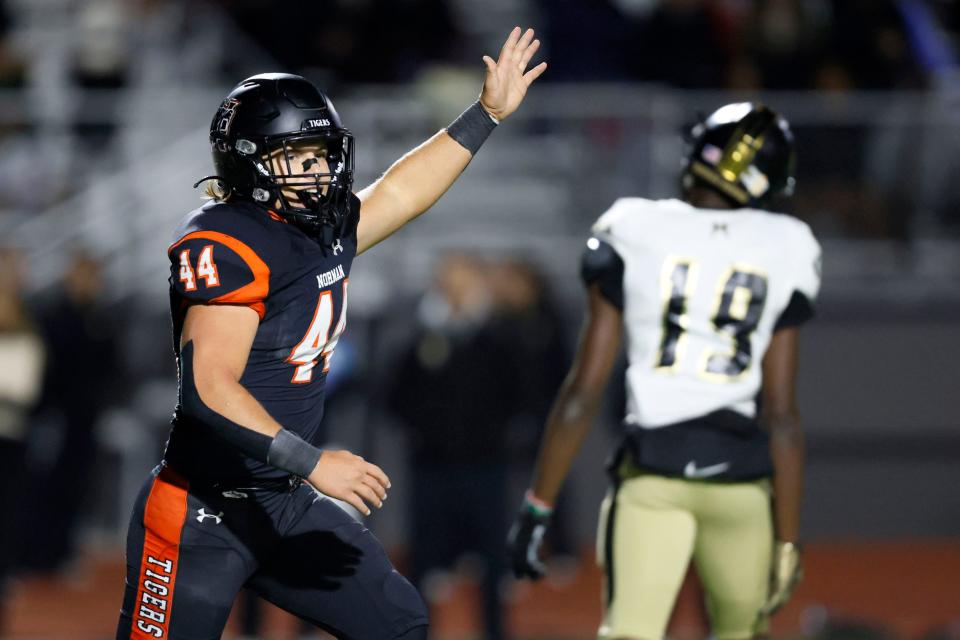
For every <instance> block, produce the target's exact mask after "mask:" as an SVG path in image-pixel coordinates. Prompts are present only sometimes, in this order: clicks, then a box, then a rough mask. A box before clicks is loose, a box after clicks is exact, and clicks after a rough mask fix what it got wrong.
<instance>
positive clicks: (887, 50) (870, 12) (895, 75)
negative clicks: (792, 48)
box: [830, 0, 923, 89]
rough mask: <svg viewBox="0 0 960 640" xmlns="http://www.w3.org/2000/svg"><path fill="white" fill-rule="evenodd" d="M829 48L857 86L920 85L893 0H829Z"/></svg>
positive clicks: (917, 72) (877, 87) (864, 87)
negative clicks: (830, 31)
mask: <svg viewBox="0 0 960 640" xmlns="http://www.w3.org/2000/svg"><path fill="white" fill-rule="evenodd" d="M831 5H832V10H833V29H832V42H831V43H830V44H831V50H832V51H833V52H834V53H835V54H836V56H837V58H838V59H839V60H840V61H841V62H842V64H843V65H844V66H845V67H846V68H847V69H848V70H849V72H850V74H851V77H852V78H853V82H854V85H855V86H856V87H858V88H861V89H896V88H901V89H917V88H920V87H921V86H922V85H923V78H922V75H921V74H920V70H919V68H918V66H917V64H916V62H915V60H914V59H913V56H912V55H911V51H910V48H909V46H908V43H907V38H906V34H905V32H904V22H903V19H902V17H901V14H900V12H899V11H898V8H897V2H895V1H894V0H832V2H831Z"/></svg>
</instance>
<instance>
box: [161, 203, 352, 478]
mask: <svg viewBox="0 0 960 640" xmlns="http://www.w3.org/2000/svg"><path fill="white" fill-rule="evenodd" d="M359 214H360V201H359V200H358V199H357V198H356V196H351V203H350V216H349V218H348V220H347V223H346V225H345V226H344V232H343V233H342V234H341V236H340V237H339V238H338V239H336V240H335V241H334V242H333V244H332V245H327V246H323V245H321V243H320V242H319V241H318V239H316V238H314V237H311V236H310V235H308V234H306V233H305V232H304V231H302V230H301V229H300V228H299V227H297V226H295V225H293V224H288V223H287V222H286V221H285V220H284V219H283V218H281V217H279V216H277V215H275V214H272V213H270V212H268V211H265V210H264V209H262V208H260V207H258V206H255V205H253V204H248V203H236V204H234V203H209V204H207V205H205V206H203V207H201V208H199V209H197V210H195V211H193V212H191V213H190V214H189V215H187V217H186V218H184V220H183V221H182V222H181V223H180V225H179V226H178V228H177V230H176V232H175V235H174V242H173V244H172V245H171V246H170V249H169V250H168V253H169V257H170V313H171V316H172V319H173V344H174V351H175V353H176V355H177V359H178V364H179V358H180V334H181V331H182V328H183V320H184V317H185V316H186V311H187V309H188V308H189V307H190V305H193V304H232V305H245V306H248V307H250V308H251V309H253V310H254V311H256V312H257V313H258V314H259V316H260V326H259V327H258V328H257V333H256V336H255V338H254V341H253V345H252V347H251V350H250V355H249V358H248V360H247V366H246V369H245V370H244V372H243V376H242V377H241V379H240V383H241V384H242V385H243V386H244V387H245V388H246V389H247V391H249V392H250V393H251V394H252V395H253V397H254V398H256V399H257V401H259V402H260V404H261V405H263V407H264V408H265V409H266V410H267V412H268V413H269V414H270V415H271V416H272V417H273V418H274V419H275V420H276V421H277V422H279V423H280V424H281V425H282V426H283V427H284V428H286V429H289V430H291V431H294V432H295V433H297V434H299V435H300V437H302V438H303V439H304V440H306V441H307V442H311V443H313V444H315V445H318V444H319V442H317V440H318V438H319V436H320V421H321V419H322V418H323V400H324V387H325V382H326V377H327V371H328V370H329V367H330V360H331V357H332V356H333V351H334V348H335V347H336V346H337V341H338V339H339V338H340V335H341V334H342V333H343V330H344V328H345V327H346V321H347V286H348V282H349V276H350V266H351V264H352V262H353V258H354V257H355V256H356V253H357V235H356V229H357V222H358V221H359ZM181 397H182V396H181ZM164 460H165V462H166V463H167V464H169V465H170V466H171V467H173V468H174V469H175V470H176V471H178V472H179V473H181V474H183V475H184V476H186V477H187V478H188V479H189V480H191V481H193V482H197V483H205V484H217V485H224V486H226V485H230V484H232V485H234V486H238V485H237V483H242V482H245V481H252V480H256V479H273V478H281V477H284V476H286V475H287V474H286V472H284V471H281V470H280V469H277V468H275V467H273V466H270V465H268V464H265V463H263V462H259V461H257V460H254V459H252V458H250V457H248V456H245V455H244V454H242V453H241V452H240V451H238V450H237V449H235V448H234V447H232V446H230V445H229V444H227V443H225V442H224V441H223V440H221V439H219V438H218V437H217V436H216V435H215V432H214V431H213V430H212V429H211V428H209V427H207V426H205V425H204V424H202V423H198V422H195V421H194V420H193V419H192V418H190V417H187V416H185V415H184V414H183V412H182V411H181V410H180V406H179V404H178V406H177V411H176V413H175V415H174V419H173V428H172V430H171V433H170V439H169V441H168V442H167V449H166V453H165V456H164Z"/></svg>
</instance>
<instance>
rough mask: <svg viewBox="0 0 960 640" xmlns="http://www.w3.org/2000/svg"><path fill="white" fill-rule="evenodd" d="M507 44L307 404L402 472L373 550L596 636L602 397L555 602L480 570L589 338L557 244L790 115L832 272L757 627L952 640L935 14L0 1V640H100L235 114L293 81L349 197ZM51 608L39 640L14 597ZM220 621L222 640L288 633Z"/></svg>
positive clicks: (451, 110) (838, 8) (957, 294)
mask: <svg viewBox="0 0 960 640" xmlns="http://www.w3.org/2000/svg"><path fill="white" fill-rule="evenodd" d="M514 25H522V26H527V25H532V26H534V27H535V28H536V29H537V31H538V35H539V37H540V38H541V39H542V41H543V47H542V49H541V51H542V54H539V55H540V57H542V58H544V59H546V60H548V61H549V64H550V68H549V69H548V71H547V73H546V74H545V75H544V77H543V78H542V80H541V81H540V82H539V83H538V84H537V85H536V86H535V87H534V88H533V89H532V91H531V93H530V96H529V98H528V100H527V103H525V104H524V106H523V108H522V109H521V110H520V111H519V112H518V113H517V114H516V115H515V116H513V117H512V118H511V119H510V121H509V122H508V123H507V124H505V126H503V127H502V128H501V130H498V131H496V132H495V133H494V135H493V137H492V139H491V140H490V141H489V142H488V143H487V144H486V145H485V147H484V149H483V150H482V151H481V152H480V153H479V155H478V157H477V158H476V159H475V160H474V162H473V164H472V165H471V167H470V168H468V170H467V172H466V174H465V176H464V177H463V178H462V179H461V180H460V181H459V182H458V183H457V184H456V185H455V186H454V187H453V188H452V189H451V191H450V192H449V193H448V194H447V195H446V196H445V197H444V198H443V199H442V200H441V201H440V203H439V204H438V205H437V206H435V207H434V210H433V211H431V212H430V213H428V214H427V215H426V216H425V217H424V218H423V219H421V220H418V221H417V222H415V223H413V224H411V225H410V226H409V227H408V228H406V229H404V230H403V231H401V232H400V233H399V234H398V235H397V236H396V237H395V238H393V239H391V240H390V241H389V242H387V243H385V244H383V245H381V246H378V247H377V248H376V249H375V250H374V251H372V252H370V253H369V254H367V255H364V256H363V257H362V258H361V259H359V260H358V261H357V262H356V264H355V265H354V271H353V273H352V275H351V282H352V286H351V302H350V312H351V317H350V323H349V325H348V331H347V332H346V334H345V335H344V336H343V338H342V339H341V341H340V345H339V347H338V349H337V353H336V356H335V358H334V364H333V367H332V371H331V379H330V383H329V384H330V387H329V388H330V389H331V391H330V400H329V410H328V414H327V415H328V417H327V418H326V428H327V431H328V439H329V441H330V442H331V443H335V444H339V445H342V446H345V447H348V448H351V449H352V450H354V451H356V452H359V453H361V454H362V455H364V456H366V457H368V458H369V459H372V460H374V461H376V462H377V463H378V464H380V465H381V466H383V467H384V468H385V469H386V470H387V471H388V472H389V473H390V474H391V476H392V479H393V484H394V487H395V489H394V491H393V493H392V494H391V501H390V505H389V506H388V507H387V508H386V509H384V510H383V511H382V512H380V513H378V514H377V515H376V516H374V517H373V518H372V527H373V528H374V530H375V531H376V533H377V535H378V537H380V539H381V540H382V541H383V542H384V544H385V546H386V547H387V548H388V549H389V550H390V551H391V554H392V555H393V557H394V559H395V561H396V562H397V563H398V565H399V566H401V567H402V568H403V569H404V570H405V573H406V574H407V575H409V576H411V577H412V578H413V579H415V580H416V581H417V583H418V585H419V586H420V587H421V588H422V589H423V591H424V593H425V594H426V595H427V597H428V599H429V600H430V602H431V605H432V606H433V607H434V614H435V615H434V619H435V621H437V625H436V629H437V631H436V636H437V637H438V638H470V637H484V638H492V639H494V640H497V639H499V638H506V637H515V638H520V637H524V638H527V637H529V638H571V639H572V638H587V637H590V635H591V633H592V630H593V629H594V628H595V626H596V623H597V621H598V615H599V593H600V580H599V577H598V575H596V573H595V569H591V567H590V562H591V560H590V545H591V544H592V541H593V536H594V527H595V522H596V508H597V505H598V504H599V500H600V497H601V495H602V493H603V491H604V489H605V478H604V475H603V473H602V463H603V458H604V455H605V453H606V451H607V449H608V448H609V446H610V444H611V443H612V442H613V440H614V438H615V437H616V433H617V431H616V430H617V423H618V419H619V417H620V416H621V414H622V394H623V392H622V390H621V388H620V386H621V384H620V382H619V381H617V382H615V383H614V384H613V385H612V386H611V390H610V392H611V393H610V398H609V402H608V410H607V413H606V416H605V418H604V419H603V421H602V423H601V424H600V425H598V427H597V429H596V430H595V433H594V435H593V436H592V438H591V440H590V442H589V443H588V445H587V447H586V450H585V451H584V453H583V454H582V455H581V457H580V459H579V461H578V463H577V465H576V468H575V471H574V474H573V476H572V478H571V480H570V482H569V483H568V487H567V490H566V493H565V495H564V498H563V501H562V503H561V507H560V510H559V515H558V520H559V526H558V527H556V530H557V531H556V535H555V538H554V539H553V540H551V541H550V544H551V547H552V548H553V550H554V553H555V556H556V557H557V558H558V559H557V560H556V561H555V562H554V565H553V566H554V568H555V576H556V577H555V579H554V581H553V582H552V583H550V584H549V585H547V586H538V587H537V588H536V589H531V588H530V587H526V586H522V585H517V584H514V583H513V582H512V581H511V580H509V579H508V578H507V577H506V575H505V573H504V569H503V562H502V554H503V550H502V545H503V539H504V535H505V532H506V527H507V523H508V521H509V518H510V516H511V514H512V512H513V509H514V508H515V506H516V505H517V504H518V503H519V499H520V496H521V493H522V490H523V488H524V486H525V482H526V479H527V477H528V474H529V472H530V466H531V464H532V461H533V457H534V455H535V453H536V443H537V440H538V437H539V432H540V429H541V427H542V422H543V418H544V415H545V413H546V410H547V408H548V406H549V403H550V401H551V400H552V397H553V393H554V392H555V390H556V388H557V385H558V384H559V381H560V380H561V379H562V376H563V375H564V373H565V371H566V367H567V365H568V363H569V358H570V354H571V352H572V348H573V342H574V338H575V335H576V331H577V327H578V324H579V320H580V316H581V310H582V302H583V301H582V296H581V290H582V288H581V286H580V284H579V281H578V278H577V265H578V257H579V254H580V248H581V246H582V244H583V241H584V239H585V238H586V236H587V234H588V229H589V226H590V224H591V223H592V221H593V220H595V219H596V217H597V216H598V215H599V214H600V213H602V212H603V211H604V210H605V209H606V208H607V207H608V206H609V205H610V204H611V203H612V202H613V200H614V199H615V198H616V197H618V196H621V195H638V196H646V197H653V198H659V197H673V196H675V195H677V192H678V174H679V168H680V159H681V157H682V154H683V152H684V151H683V138H682V134H683V131H684V130H685V128H686V127H688V126H689V125H691V124H693V123H694V122H696V120H697V118H698V114H702V113H707V112H709V111H711V110H713V109H714V108H716V107H717V106H719V105H721V104H723V103H725V102H730V101H734V100H748V99H749V100H763V101H765V102H767V103H768V104H770V105H771V106H773V107H774V108H775V109H777V110H779V111H781V112H782V113H783V114H784V115H785V116H786V117H787V118H788V119H789V120H790V121H791V123H792V124H793V127H794V131H795V133H796V138H797V153H798V157H799V163H798V171H797V195H796V196H795V197H794V198H793V200H792V201H790V202H788V203H786V204H785V207H786V210H787V211H788V212H789V213H792V214H793V215H796V216H798V217H800V218H801V219H803V220H805V221H807V222H808V223H809V224H810V225H811V226H812V228H813V229H814V232H815V233H816V234H817V236H818V237H819V239H820V240H821V242H822V243H823V245H824V273H823V275H824V285H823V293H822V297H821V301H820V305H819V317H818V320H817V321H816V322H815V323H814V324H812V325H811V326H809V328H807V329H805V330H804V336H803V349H802V355H803V362H802V365H801V375H800V396H801V408H802V411H803V414H804V416H805V418H806V424H807V429H808V433H809V439H808V443H809V446H808V450H809V467H808V468H809V471H808V490H807V498H806V502H805V507H804V525H803V528H804V538H805V540H806V541H807V543H808V552H807V553H808V557H809V562H810V565H809V566H808V572H807V581H806V583H805V584H804V586H803V587H802V588H801V590H800V592H799V593H798V598H797V602H795V603H794V604H793V605H791V607H790V608H788V609H787V611H785V612H784V613H783V614H782V615H781V616H780V618H779V619H778V621H777V625H776V626H775V627H774V631H775V635H778V636H782V637H795V636H797V635H800V634H804V635H819V636H821V637H837V638H839V637H857V638H868V637H870V638H872V637H879V638H898V637H925V638H957V637H960V588H958V587H957V586H956V584H955V582H956V579H955V577H956V575H957V572H958V571H960V539H958V528H960V491H958V489H957V487H958V486H960V467H958V460H960V433H958V429H960V403H958V402H956V401H955V396H956V366H957V363H958V362H960V188H958V186H957V185H958V184H960V3H957V2H955V1H954V0H714V1H710V0H485V1H484V2H477V1H475V0H314V1H305V0H296V1H294V0H287V1H280V0H277V1H271V2H267V1H260V0H2V1H0V468H2V469H3V470H4V476H3V480H2V483H0V509H2V511H0V513H2V518H3V520H4V526H2V527H0V575H2V577H3V587H0V594H2V596H0V636H3V637H10V638H19V637H27V636H28V635H29V637H34V638H38V637H48V638H79V639H87V638H89V639H91V640H92V639H93V638H106V637H110V633H109V629H110V627H111V625H112V624H113V622H114V620H115V612H116V610H117V608H118V607H119V597H120V596H119V594H120V589H121V588H122V586H121V585H122V579H123V578H122V572H121V570H120V566H121V563H122V555H121V554H122V540H123V535H124V533H125V529H126V519H127V517H128V514H129V507H130V505H131V504H132V502H133V499H134V497H135V494H136V492H137V490H138V489H139V487H140V484H141V482H142V480H143V478H144V476H145V474H146V472H147V471H148V470H149V469H150V468H151V467H152V466H153V465H154V464H156V462H157V461H158V460H159V459H160V455H161V453H162V449H163V444H164V441H165V438H166V431H167V429H168V421H169V418H170V415H171V412H172V409H173V405H174V403H175V400H176V379H175V368H174V361H173V356H172V351H171V345H170V337H169V330H170V322H169V319H168V317H167V314H168V310H167V294H166V287H167V282H166V278H167V275H168V267H167V262H166V255H165V249H166V246H167V243H168V241H169V240H170V233H171V232H172V229H173V227H174V225H175V224H176V222H177V221H178V220H179V218H180V217H182V216H183V215H184V214H185V213H186V212H187V211H189V210H191V209H193V208H194V207H196V206H198V205H199V203H200V194H199V193H198V192H196V191H194V190H192V189H191V184H192V183H193V182H194V181H195V180H197V179H199V178H201V177H203V176H205V175H207V174H209V173H210V171H209V167H210V160H209V147H208V144H207V129H208V126H209V121H210V118H211V117H212V115H213V112H214V111H215V109H216V107H217V106H218V104H219V102H220V100H221V99H222V96H223V95H225V93H226V92H227V91H228V90H229V88H230V87H231V86H233V84H235V83H236V82H237V81H239V80H240V79H242V78H244V77H247V76H249V75H252V74H254V73H259V72H264V71H273V70H282V71H288V72H296V73H301V74H303V75H305V76H306V77H308V78H309V79H311V80H312V81H314V82H315V83H317V84H318V86H320V87H322V88H324V89H325V90H326V91H327V92H328V93H329V94H331V96H332V98H333V100H334V102H335V104H336V105H337V108H338V111H339V112H340V115H341V117H342V119H343V122H344V123H345V125H346V126H347V127H348V128H350V129H351V130H352V131H353V132H354V134H355V135H356V138H357V165H356V166H357V176H358V177H357V187H358V188H361V187H363V186H365V185H366V184H369V183H370V182H371V181H372V180H373V179H375V178H376V176H377V175H378V174H379V173H380V172H382V171H383V170H385V169H386V168H387V167H388V166H389V164H390V163H391V162H392V161H393V160H394V159H396V158H398V157H399V156H400V155H401V154H402V153H403V152H405V151H406V150H407V149H409V148H411V147H413V146H414V145H415V144H417V143H418V142H420V141H421V140H423V139H425V138H426V137H427V136H429V135H430V134H432V133H433V132H434V131H436V130H437V129H438V128H440V127H442V126H445V125H446V124H447V123H448V122H449V121H450V120H452V119H453V118H454V117H455V116H456V115H457V114H458V113H459V112H460V111H461V110H462V109H463V108H464V107H465V106H467V105H468V104H469V103H470V102H471V101H472V100H473V99H475V96H476V93H477V91H478V90H479V87H480V83H481V80H482V64H481V62H480V57H481V55H482V54H483V53H489V54H495V53H496V52H497V51H498V50H499V46H500V44H501V43H502V40H503V38H504V36H505V35H506V33H507V32H508V31H509V29H510V28H511V27H513V26H514ZM97 567H101V569H98V568H97ZM102 567H106V569H102ZM92 576H99V577H98V578H96V579H97V580H100V582H96V581H95V579H94V578H93V577H92ZM91 581H94V582H93V583H91ZM91 584H93V585H94V586H93V587H91V586H90V585H91ZM691 584H692V586H691V587H690V591H689V592H690V593H692V594H694V595H690V596H689V597H688V598H687V599H686V600H684V602H686V603H691V602H692V603H694V604H695V603H696V595H695V593H696V587H695V582H693V583H691ZM84 585H86V586H84ZM85 588H86V589H87V591H84V589H85ZM71 589H73V590H74V591H71ZM90 591H93V592H94V593H93V595H92V596H90V595H89V593H88V592H90ZM64 593H73V594H74V596H71V598H63V597H60V594H64ZM81 593H87V594H88V596H84V597H88V599H87V600H83V599H82V598H81V596H80V595H76V594H81ZM685 593H687V592H686V591H685ZM44 594H46V595H44ZM474 596H475V597H474ZM458 597H461V599H466V600H469V601H472V602H474V604H472V605H469V606H468V607H467V609H463V610H461V609H458V608H457V607H458V606H460V605H459V604H457V603H459V602H460V601H461V600H458V599H457V598H458ZM31 598H33V600H31ZM43 598H47V600H43ZM37 599H40V600H37ZM71 600H73V601H78V602H81V603H86V604H83V605H82V607H83V610H82V612H81V613H77V614H75V617H74V618H73V619H72V622H71V623H70V624H72V625H73V626H67V627H63V629H68V630H62V629H61V630H60V631H57V630H56V629H57V628H58V627H56V626H55V625H54V623H53V622H52V617H56V616H51V615H50V614H49V611H50V609H49V608H48V604H44V605H42V606H41V605H38V604H36V602H43V603H49V602H53V603H55V604H56V605H57V606H61V607H65V606H68V605H69V601H71ZM559 603H565V604H562V605H561V604H559ZM471 607H472V608H471ZM241 609H242V610H243V611H247V612H249V615H246V616H245V618H246V619H245V620H243V621H237V622H236V623H235V624H234V626H233V627H231V628H232V630H233V631H232V633H247V634H248V635H251V636H252V635H253V634H256V633H260V634H261V635H262V637H270V638H273V637H278V638H279V637H288V636H283V635H282V633H289V634H291V635H290V637H293V636H292V634H295V633H296V631H295V630H293V631H289V632H280V631H269V630H268V631H264V630H263V628H264V627H263V624H266V623H260V622H257V618H258V616H257V615H254V613H255V612H256V609H257V608H256V606H255V605H251V604H250V603H245V604H244V606H242V607H238V610H241ZM695 609H696V607H695V606H693V605H690V606H688V605H687V604H682V606H680V607H678V614H677V618H678V619H677V621H676V627H675V629H676V635H677V637H681V638H682V637H685V636H684V634H688V636H689V637H696V634H697V630H698V629H699V628H701V627H702V616H700V617H698V614H697V613H696V612H695ZM464 611H465V613H464ZM31 612H33V614H31ZM564 612H565V613H566V614H567V615H566V617H564V615H563V614H564ZM31 615H33V617H31ZM64 615H72V614H64ZM571 616H575V617H571ZM267 617H268V618H269V616H267ZM51 625H53V626H51ZM258 625H260V626H261V629H260V630H259V631H258V630H257V626H258ZM698 625H700V626H698ZM4 634H6V635H4ZM30 634H32V635H30Z"/></svg>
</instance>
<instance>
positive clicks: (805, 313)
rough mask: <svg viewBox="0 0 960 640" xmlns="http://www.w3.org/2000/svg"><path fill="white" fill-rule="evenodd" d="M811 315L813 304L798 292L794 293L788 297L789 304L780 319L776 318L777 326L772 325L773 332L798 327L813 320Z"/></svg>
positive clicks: (812, 313)
mask: <svg viewBox="0 0 960 640" xmlns="http://www.w3.org/2000/svg"><path fill="white" fill-rule="evenodd" d="M813 315H814V312H813V303H811V302H810V298H808V297H807V296H805V295H803V294H802V293H800V292H799V291H794V292H793V295H792V296H790V302H789V304H787V308H786V309H784V310H783V312H781V313H780V317H779V318H777V324H776V325H774V327H773V330H774V331H778V330H780V329H786V328H788V327H799V326H800V325H802V324H804V323H805V322H807V321H809V320H810V319H811V318H813Z"/></svg>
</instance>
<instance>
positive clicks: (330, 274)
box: [317, 264, 345, 289]
mask: <svg viewBox="0 0 960 640" xmlns="http://www.w3.org/2000/svg"><path fill="white" fill-rule="evenodd" d="M344 277H345V275H344V273H343V265H340V264H338V265H337V266H336V267H334V268H333V269H330V271H324V272H323V273H321V274H320V275H318V276H317V286H318V287H320V288H321V289H323V288H324V287H329V286H330V285H332V284H333V283H334V282H339V281H341V280H343V279H344Z"/></svg>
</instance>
